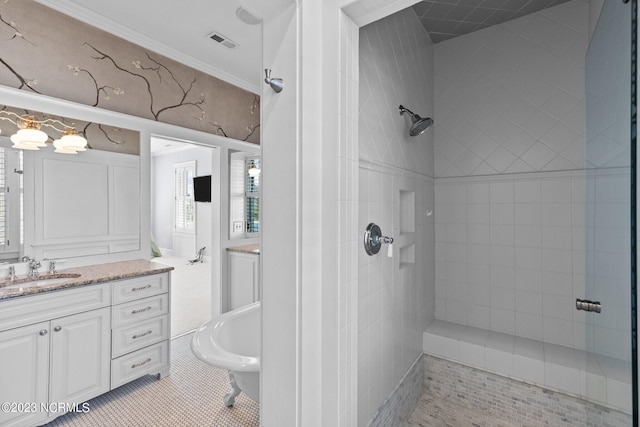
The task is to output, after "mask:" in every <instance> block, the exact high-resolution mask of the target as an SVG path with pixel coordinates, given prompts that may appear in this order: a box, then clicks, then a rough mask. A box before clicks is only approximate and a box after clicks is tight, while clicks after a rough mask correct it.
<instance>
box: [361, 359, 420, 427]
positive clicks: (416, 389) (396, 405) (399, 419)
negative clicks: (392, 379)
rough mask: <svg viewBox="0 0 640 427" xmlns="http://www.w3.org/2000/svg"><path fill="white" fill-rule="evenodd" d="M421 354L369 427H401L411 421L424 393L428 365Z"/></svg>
mask: <svg viewBox="0 0 640 427" xmlns="http://www.w3.org/2000/svg"><path fill="white" fill-rule="evenodd" d="M424 357H425V355H424V354H421V355H420V356H419V357H418V358H417V359H416V360H415V362H413V365H411V368H409V370H408V371H407V373H406V374H405V375H404V377H403V378H402V380H401V381H400V383H399V384H398V385H397V386H396V388H394V389H393V391H392V392H391V394H390V395H389V396H388V397H387V398H386V399H385V401H384V402H383V403H382V405H380V407H379V408H378V412H377V413H376V415H375V416H374V417H373V419H372V420H371V421H369V424H368V426H369V427H396V426H398V427H400V426H404V424H405V422H406V421H407V420H408V419H409V416H410V415H411V412H413V408H415V406H416V404H417V403H418V399H420V395H421V394H422V392H423V391H424V379H425V378H426V376H425V371H424V368H425V366H426V364H425V363H424V362H423V358H424Z"/></svg>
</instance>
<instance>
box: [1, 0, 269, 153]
mask: <svg viewBox="0 0 640 427" xmlns="http://www.w3.org/2000/svg"><path fill="white" fill-rule="evenodd" d="M0 85H4V86H9V87H15V88H19V89H22V90H25V91H29V92H34V93H40V94H44V95H49V96H53V97H56V98H61V99H66V100H69V101H74V102H78V103H82V104H86V105H90V106H95V107H100V108H104V109H107V110H112V111H117V112H120V113H124V114H130V115H133V116H138V117H144V118H147V119H151V120H156V121H160V122H164V123H170V124H174V125H177V126H182V127H187V128H191V129H197V130H201V131H204V132H209V133H213V134H218V135H222V136H225V137H229V138H235V139H239V140H243V141H248V142H253V143H257V144H259V143H260V132H259V126H260V98H259V96H257V95H255V94H253V93H251V92H248V91H246V90H244V89H240V88H238V87H236V86H234V85H231V84H229V83H227V82H224V81H222V80H220V79H218V78H215V77H213V76H210V75H208V74H205V73H203V72H200V71H198V70H195V69H193V68H190V67H187V66H186V65H183V64H181V63H178V62H176V61H173V60H171V59H168V58H166V57H164V56H162V55H159V54H156V53H154V52H150V51H147V50H145V49H143V48H142V47H140V46H137V45H135V44H133V43H130V42H128V41H126V40H123V39H121V38H119V37H116V36H114V35H112V34H109V33H107V32H104V31H102V30H99V29H97V28H95V27H92V26H89V25H87V24H84V23H82V22H80V21H77V20H75V19H73V18H71V17H69V16H67V15H64V14H62V13H59V12H57V11H55V10H53V9H50V8H48V7H46V6H43V5H41V4H39V3H36V2H35V1H33V0H0ZM53 113H55V112H53Z"/></svg>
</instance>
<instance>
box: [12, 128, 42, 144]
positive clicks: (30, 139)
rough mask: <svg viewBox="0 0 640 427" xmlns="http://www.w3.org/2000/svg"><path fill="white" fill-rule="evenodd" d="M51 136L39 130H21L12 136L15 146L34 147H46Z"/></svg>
mask: <svg viewBox="0 0 640 427" xmlns="http://www.w3.org/2000/svg"><path fill="white" fill-rule="evenodd" d="M47 139H49V135H47V134H46V133H44V132H42V131H41V130H38V129H20V130H19V131H18V132H16V133H15V134H13V135H11V141H13V143H14V144H20V145H33V146H34V147H46V146H47V144H46V141H47Z"/></svg>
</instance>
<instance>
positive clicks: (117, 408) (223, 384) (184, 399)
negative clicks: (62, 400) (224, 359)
mask: <svg viewBox="0 0 640 427" xmlns="http://www.w3.org/2000/svg"><path fill="white" fill-rule="evenodd" d="M191 337H192V334H188V335H185V336H182V337H179V338H176V339H174V340H172V342H171V374H170V375H169V376H168V377H166V378H163V379H161V380H157V379H156V378H155V377H154V376H146V377H143V378H140V379H138V380H136V381H133V382H131V383H129V384H125V385H123V386H122V387H118V388H117V389H115V390H112V391H110V392H109V393H105V394H103V395H101V396H98V397H96V398H95V399H92V400H90V401H89V402H88V403H89V407H90V411H89V412H87V413H85V414H83V413H73V414H67V415H64V416H62V417H59V418H56V419H55V420H53V421H52V422H50V423H49V424H46V427H105V426H109V427H137V426H140V427H150V426H153V427H181V426H185V427H186V426H188V427H254V426H255V427H257V426H259V425H260V406H259V404H257V403H256V402H254V401H253V400H251V399H249V398H248V397H246V396H245V395H244V394H241V395H240V396H238V397H237V398H236V404H235V405H234V406H233V407H232V408H227V407H226V406H224V404H223V403H222V397H223V396H224V395H225V394H226V393H227V392H229V390H230V386H229V376H228V374H227V371H226V370H223V369H217V368H214V367H212V366H209V365H207V364H205V363H203V362H201V361H199V360H198V359H196V358H195V356H194V355H193V353H192V352H191V348H190V343H191Z"/></svg>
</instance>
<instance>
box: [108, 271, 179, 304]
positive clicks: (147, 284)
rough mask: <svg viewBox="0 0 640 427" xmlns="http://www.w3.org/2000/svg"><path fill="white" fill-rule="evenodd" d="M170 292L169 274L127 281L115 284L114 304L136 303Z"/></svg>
mask: <svg viewBox="0 0 640 427" xmlns="http://www.w3.org/2000/svg"><path fill="white" fill-rule="evenodd" d="M168 291H169V274H154V275H153V276H144V277H137V278H135V279H126V280H121V281H118V282H114V284H113V304H120V303H123V302H129V301H134V300H137V299H140V298H146V297H150V296H152V295H158V294H163V293H166V292H168Z"/></svg>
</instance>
